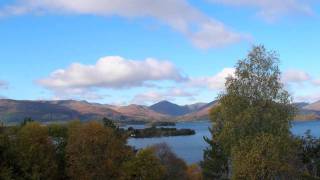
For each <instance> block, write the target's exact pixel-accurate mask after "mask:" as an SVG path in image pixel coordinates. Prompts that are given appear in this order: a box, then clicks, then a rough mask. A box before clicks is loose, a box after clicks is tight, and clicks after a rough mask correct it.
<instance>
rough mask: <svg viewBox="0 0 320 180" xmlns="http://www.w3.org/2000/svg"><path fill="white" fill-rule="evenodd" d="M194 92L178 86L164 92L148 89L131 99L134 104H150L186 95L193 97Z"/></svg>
mask: <svg viewBox="0 0 320 180" xmlns="http://www.w3.org/2000/svg"><path fill="white" fill-rule="evenodd" d="M193 96H194V94H193V93H190V92H187V91H184V90H182V89H179V88H171V89H169V90H167V91H165V92H156V91H148V92H144V93H141V94H137V95H135V96H134V98H133V99H132V101H131V102H132V103H134V104H150V103H155V102H159V101H162V100H169V101H171V100H174V99H176V98H177V97H188V98H193Z"/></svg>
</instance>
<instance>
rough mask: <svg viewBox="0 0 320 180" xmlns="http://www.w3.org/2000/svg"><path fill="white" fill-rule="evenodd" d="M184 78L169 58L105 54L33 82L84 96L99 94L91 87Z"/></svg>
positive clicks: (60, 92) (121, 86)
mask: <svg viewBox="0 0 320 180" xmlns="http://www.w3.org/2000/svg"><path fill="white" fill-rule="evenodd" d="M161 80H171V81H175V82H180V81H184V80H186V77H184V76H183V75H182V74H181V73H180V72H179V70H178V69H177V68H176V67H175V66H174V65H173V64H172V63H170V62H169V61H158V60H156V59H152V58H148V59H146V60H143V61H134V60H127V59H124V58H122V57H119V56H107V57H103V58H101V59H99V60H98V61H97V63H96V64H94V65H84V64H80V63H73V64H71V65H70V66H69V67H68V68H66V69H58V70H56V71H54V72H53V73H51V74H50V75H49V77H46V78H43V79H40V80H38V81H37V83H38V84H39V85H41V86H43V87H45V88H47V89H49V90H51V91H53V92H54V94H55V95H56V96H57V97H66V96H70V95H72V96H74V95H79V96H82V97H84V96H87V97H91V99H95V98H96V99H97V98H99V96H98V95H96V94H92V92H93V91H95V89H99V88H107V89H124V88H131V87H140V86H147V87H149V86H150V84H149V83H150V82H153V81H161Z"/></svg>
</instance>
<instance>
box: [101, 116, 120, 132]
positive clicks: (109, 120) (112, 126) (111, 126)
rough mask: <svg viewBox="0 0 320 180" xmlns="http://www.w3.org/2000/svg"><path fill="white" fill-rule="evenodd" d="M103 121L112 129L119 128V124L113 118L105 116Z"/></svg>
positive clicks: (105, 125)
mask: <svg viewBox="0 0 320 180" xmlns="http://www.w3.org/2000/svg"><path fill="white" fill-rule="evenodd" d="M102 122H103V125H104V127H108V128H111V129H118V126H117V125H116V124H115V123H114V122H113V121H112V120H111V119H108V118H103V119H102Z"/></svg>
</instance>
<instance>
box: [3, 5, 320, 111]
mask: <svg viewBox="0 0 320 180" xmlns="http://www.w3.org/2000/svg"><path fill="white" fill-rule="evenodd" d="M319 32H320V2H319V1H318V0H281V1H279V0H117V1H115V0H72V1H65V0H1V1H0V41H1V43H0V98H10V99H17V100H61V99H75V100H86V101H89V102H98V103H106V104H114V105H127V104H132V103H134V104H143V105H150V104H152V103H155V102H158V101H161V100H169V101H172V102H174V103H177V104H181V105H183V104H191V103H196V102H210V101H212V100H214V99H215V98H216V97H217V95H218V94H219V92H221V91H223V87H224V82H225V78H226V77H227V76H229V75H232V74H233V72H234V66H235V64H236V63H237V61H238V60H239V59H242V58H245V56H246V55H247V53H248V51H249V50H250V48H252V46H253V45H259V44H263V45H265V47H266V48H267V49H269V50H275V51H277V52H278V53H279V55H280V60H281V62H280V68H281V71H282V81H283V83H284V85H285V88H286V89H287V90H288V91H289V92H290V93H291V94H292V96H293V98H294V101H297V102H300V101H306V102H314V101H317V100H320V68H319V67H320V51H319V47H320V46H319V44H318V43H319V42H320V35H319Z"/></svg>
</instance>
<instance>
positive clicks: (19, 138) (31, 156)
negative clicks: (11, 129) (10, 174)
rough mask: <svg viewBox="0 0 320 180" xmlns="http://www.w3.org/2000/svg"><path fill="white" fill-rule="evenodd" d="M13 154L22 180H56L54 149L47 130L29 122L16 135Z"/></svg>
mask: <svg viewBox="0 0 320 180" xmlns="http://www.w3.org/2000/svg"><path fill="white" fill-rule="evenodd" d="M15 143H16V144H15V147H14V148H15V153H17V165H18V166H19V169H20V171H21V175H20V176H21V177H23V179H57V178H58V174H57V163H56V160H55V148H54V145H53V142H52V139H50V138H49V135H48V128H47V127H45V126H41V125H40V124H38V123H36V122H29V123H27V124H26V125H25V126H23V127H22V128H21V129H20V130H19V132H18V133H17V135H16V142H15Z"/></svg>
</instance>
